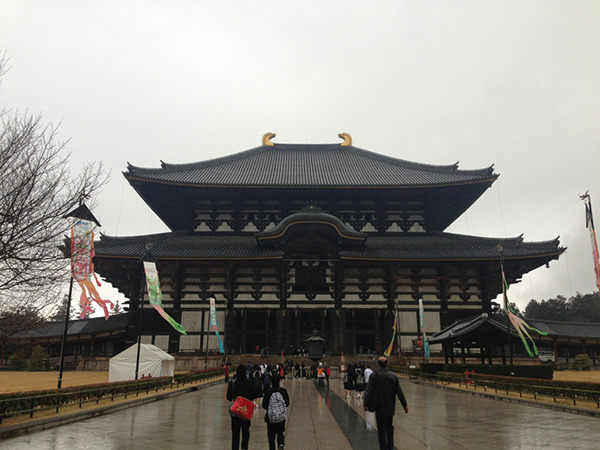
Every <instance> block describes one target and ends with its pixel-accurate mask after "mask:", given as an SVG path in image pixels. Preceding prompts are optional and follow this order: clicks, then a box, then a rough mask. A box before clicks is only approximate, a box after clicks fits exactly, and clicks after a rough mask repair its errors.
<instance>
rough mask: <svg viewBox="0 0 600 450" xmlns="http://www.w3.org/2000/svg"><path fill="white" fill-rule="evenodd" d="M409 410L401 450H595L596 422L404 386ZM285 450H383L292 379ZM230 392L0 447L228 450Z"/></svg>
mask: <svg viewBox="0 0 600 450" xmlns="http://www.w3.org/2000/svg"><path fill="white" fill-rule="evenodd" d="M401 384H402V387H403V390H404V393H405V395H406V397H407V400H408V404H409V408H410V411H409V414H408V415H406V414H404V412H403V411H402V410H401V408H400V407H397V411H398V413H397V414H396V416H395V418H394V426H395V443H396V448H397V449H435V450H437V449H477V450H480V449H486V448H494V449H495V450H500V449H541V448H545V449H546V448H547V449H595V448H600V421H599V419H597V418H593V417H587V416H581V415H576V414H571V413H566V412H560V411H552V410H547V409H543V408H536V407H532V406H527V405H522V404H518V403H509V402H502V401H498V400H492V399H487V398H480V397H476V396H472V395H466V394H461V393H456V392H449V391H444V390H440V389H435V388H432V387H428V386H424V385H421V384H417V383H413V382H410V381H408V380H405V379H402V380H401ZM285 387H286V388H287V389H288V391H289V393H290V399H291V405H290V408H289V409H288V421H287V433H286V449H287V450H305V449H306V450H308V449H310V450H314V449H336V450H338V449H360V450H369V449H377V448H378V445H377V433H376V430H375V420H374V417H373V414H372V413H366V412H364V411H363V410H362V407H361V406H362V404H361V400H359V399H347V398H346V392H345V391H343V390H342V386H341V381H340V380H332V383H331V387H330V388H326V387H325V388H319V387H318V386H316V385H315V383H314V382H313V381H309V380H288V381H286V382H285ZM228 406H229V403H228V402H227V401H226V399H225V384H219V385H216V386H212V387H208V388H205V389H200V390H198V391H197V392H193V393H189V394H184V395H180V396H177V397H172V398H169V399H165V400H161V401H158V402H154V403H149V404H146V405H143V406H139V407H134V408H130V409H127V410H124V411H120V412H117V413H114V414H110V415H107V416H102V417H98V418H94V419H88V420H84V421H81V422H77V423H73V424H70V425H64V426H61V427H57V428H53V429H50V430H46V431H41V432H38V433H33V434H30V435H27V436H22V437H18V438H14V439H7V440H4V441H0V449H11V450H19V449H36V450H51V449H52V450H63V449H69V450H71V449H72V450H75V449H77V450H83V449H103V450H121V449H123V450H124V449H140V450H141V449H144V450H154V449H211V450H219V449H224V450H226V449H229V448H231V435H230V417H229V414H228V412H227V408H228ZM263 418H264V410H262V409H257V410H256V411H255V416H254V418H253V420H252V426H251V428H250V432H251V436H250V449H267V448H268V443H267V431H266V424H265V422H264V420H263Z"/></svg>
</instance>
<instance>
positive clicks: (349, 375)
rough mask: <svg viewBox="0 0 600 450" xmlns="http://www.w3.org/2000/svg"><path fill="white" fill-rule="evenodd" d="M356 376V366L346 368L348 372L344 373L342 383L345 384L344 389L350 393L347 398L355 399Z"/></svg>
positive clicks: (350, 365)
mask: <svg viewBox="0 0 600 450" xmlns="http://www.w3.org/2000/svg"><path fill="white" fill-rule="evenodd" d="M355 376H356V372H355V371H354V366H353V365H352V364H348V367H347V368H346V372H344V378H342V381H343V383H344V389H345V390H347V391H348V394H347V395H346V398H352V397H354V377H355Z"/></svg>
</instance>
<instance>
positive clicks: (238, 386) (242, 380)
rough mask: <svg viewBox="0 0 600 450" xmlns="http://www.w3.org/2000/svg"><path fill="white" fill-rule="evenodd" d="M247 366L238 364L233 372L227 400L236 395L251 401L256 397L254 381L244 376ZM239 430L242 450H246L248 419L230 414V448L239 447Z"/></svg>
mask: <svg viewBox="0 0 600 450" xmlns="http://www.w3.org/2000/svg"><path fill="white" fill-rule="evenodd" d="M246 371H247V368H246V366H245V365H243V364H240V365H239V366H238V367H237V370H236V372H235V377H234V379H233V381H231V382H230V383H229V384H228V385H227V400H229V401H230V402H232V401H234V400H235V399H236V398H237V397H244V398H247V399H248V400H250V401H253V400H254V399H255V398H257V397H258V395H257V392H256V389H255V387H254V381H253V380H249V379H248V377H247V376H246ZM240 431H241V432H242V450H248V442H249V441H250V421H249V420H244V419H242V418H240V417H236V416H231V449H232V450H239V448H240Z"/></svg>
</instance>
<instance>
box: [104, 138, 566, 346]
mask: <svg viewBox="0 0 600 450" xmlns="http://www.w3.org/2000/svg"><path fill="white" fill-rule="evenodd" d="M273 137H274V134H272V133H267V134H266V135H265V136H264V137H263V142H262V145H261V146H259V147H256V148H253V149H251V150H246V151H242V152H240V153H235V154H232V155H230V156H225V157H222V158H217V159H212V160H208V161H201V162H196V163H190V164H168V163H164V162H163V163H162V164H161V167H160V168H150V169H148V168H141V167H136V166H132V165H129V167H128V170H127V171H126V172H125V173H124V175H125V177H126V178H127V180H128V181H129V183H130V184H131V186H132V187H133V188H134V189H135V190H136V192H137V193H138V194H139V195H140V196H141V198H142V199H143V200H144V201H145V202H146V203H147V204H148V206H149V207H150V208H151V209H152V210H153V211H154V212H155V213H156V214H157V215H158V216H159V217H160V218H161V220H162V221H163V222H164V223H165V224H166V225H167V226H168V227H169V228H170V230H171V231H170V232H168V233H161V234H153V235H145V236H130V237H111V236H102V238H101V240H100V241H99V242H97V243H96V256H95V259H94V263H95V267H96V271H97V272H98V273H100V274H101V275H102V276H103V277H104V278H106V279H107V280H108V281H110V282H111V283H112V284H113V285H114V286H115V287H117V288H118V289H119V290H120V291H121V292H122V293H124V294H125V296H127V297H128V298H129V299H130V303H131V305H130V312H129V323H128V327H127V333H126V335H127V342H128V343H133V342H135V340H136V336H137V323H138V321H137V312H138V308H139V303H140V296H141V295H142V293H143V287H142V286H143V282H142V280H143V278H142V268H141V266H140V264H139V260H140V258H141V257H142V256H143V255H144V252H145V250H146V249H147V248H148V249H150V251H151V253H152V254H153V255H154V257H155V258H156V260H157V267H158V271H159V274H160V281H161V284H162V289H163V295H164V306H165V309H166V310H167V312H168V313H169V314H170V315H172V316H173V317H174V318H175V319H176V320H178V321H180V322H181V323H182V324H183V325H184V327H185V328H186V330H187V331H188V334H187V336H182V335H179V334H178V333H177V332H175V331H174V330H169V329H168V328H165V327H162V326H161V327H150V326H143V329H142V330H143V331H142V335H143V339H144V342H153V343H155V345H157V346H159V347H161V348H163V349H165V350H167V351H169V352H170V353H194V352H198V351H204V349H205V348H207V347H208V348H209V349H211V350H215V349H217V348H218V346H217V342H216V339H215V337H214V334H213V335H210V334H209V331H210V330H209V314H208V310H209V301H208V298H209V296H210V295H211V294H214V295H215V298H216V299H217V305H218V315H217V316H218V322H219V327H220V331H221V333H223V334H224V339H225V345H226V346H227V349H228V351H229V352H235V353H239V352H248V351H254V350H256V349H259V348H260V349H268V351H270V352H271V353H274V352H277V353H279V352H281V351H285V352H287V351H288V350H289V349H290V347H295V348H297V347H299V346H301V345H302V344H303V341H304V339H305V338H307V337H308V336H310V335H311V334H312V331H313V330H314V329H317V330H318V332H319V334H320V336H321V337H323V338H324V339H325V346H326V351H327V352H328V353H330V354H339V353H341V352H344V353H346V354H348V353H357V352H360V351H361V350H362V351H363V352H366V351H368V350H373V351H381V350H382V349H383V348H385V347H386V346H387V343H388V342H389V340H390V338H391V335H392V326H393V323H394V318H395V317H397V320H398V328H399V335H400V345H401V347H405V348H408V347H412V345H413V341H414V340H415V339H416V338H417V337H418V329H419V326H418V299H419V297H421V296H422V298H423V300H424V305H425V310H426V312H425V327H426V329H427V330H428V332H436V331H439V330H440V329H441V328H443V327H445V326H448V325H450V324H452V323H453V322H454V321H456V320H459V319H462V318H465V317H469V316H473V315H476V314H480V313H481V312H488V311H490V310H491V309H492V300H493V299H494V298H496V296H497V295H498V294H499V293H500V292H501V286H502V284H501V273H500V268H499V267H500V263H499V259H500V251H499V246H501V247H502V249H503V254H504V260H505V271H506V276H507V279H508V281H509V283H515V282H518V281H519V280H520V278H521V277H522V275H523V274H524V273H527V272H530V271H532V270H534V269H536V268H538V267H541V266H544V265H547V264H548V263H549V262H550V261H552V260H554V259H557V258H558V257H559V255H560V254H561V253H562V252H563V251H564V250H565V249H564V248H562V247H560V246H559V241H558V239H553V240H549V241H544V242H525V241H524V240H523V238H522V237H515V238H508V239H505V238H502V239H498V238H487V237H477V236H467V235H458V234H451V233H447V232H445V231H444V230H445V229H446V228H447V227H448V226H449V225H450V224H451V223H452V222H454V221H455V220H456V219H457V218H458V217H459V216H460V215H461V214H463V213H464V212H465V211H466V210H467V209H468V208H469V207H470V206H471V205H472V204H473V203H474V202H475V201H476V200H477V199H478V198H479V197H480V196H481V195H482V194H483V193H484V192H485V191H486V190H487V189H488V188H489V187H490V186H491V185H492V183H493V182H494V181H495V180H496V178H497V177H498V175H497V174H495V173H494V170H493V167H487V168H483V169H478V170H461V169H459V168H458V165H457V164H454V165H448V166H435V165H427V164H419V163H415V162H409V161H404V160H400V159H396V158H391V157H388V156H384V155H381V154H377V153H374V152H371V151H367V150H363V149H361V148H358V147H355V146H353V145H352V138H351V137H350V135H348V134H347V133H342V134H340V137H341V138H342V139H343V142H342V143H340V144H277V143H273V142H272V141H271V139H272V138H273ZM146 304H147V303H146ZM206 339H208V342H207V341H206Z"/></svg>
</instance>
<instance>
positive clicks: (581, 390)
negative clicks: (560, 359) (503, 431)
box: [436, 372, 600, 402]
mask: <svg viewBox="0 0 600 450" xmlns="http://www.w3.org/2000/svg"><path fill="white" fill-rule="evenodd" d="M436 378H437V379H439V380H443V381H450V382H458V383H460V382H462V381H463V380H464V374H459V373H453V372H438V373H437V375H436ZM470 378H471V379H473V380H475V382H476V383H477V384H478V385H484V386H487V387H488V388H496V389H499V390H508V391H517V392H526V393H531V394H534V393H535V394H539V395H549V396H555V397H567V398H580V399H586V400H593V401H595V402H598V401H600V383H592V382H585V381H558V380H547V379H541V378H518V377H504V376H497V375H487V374H478V373H475V374H474V375H471V376H470Z"/></svg>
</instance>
